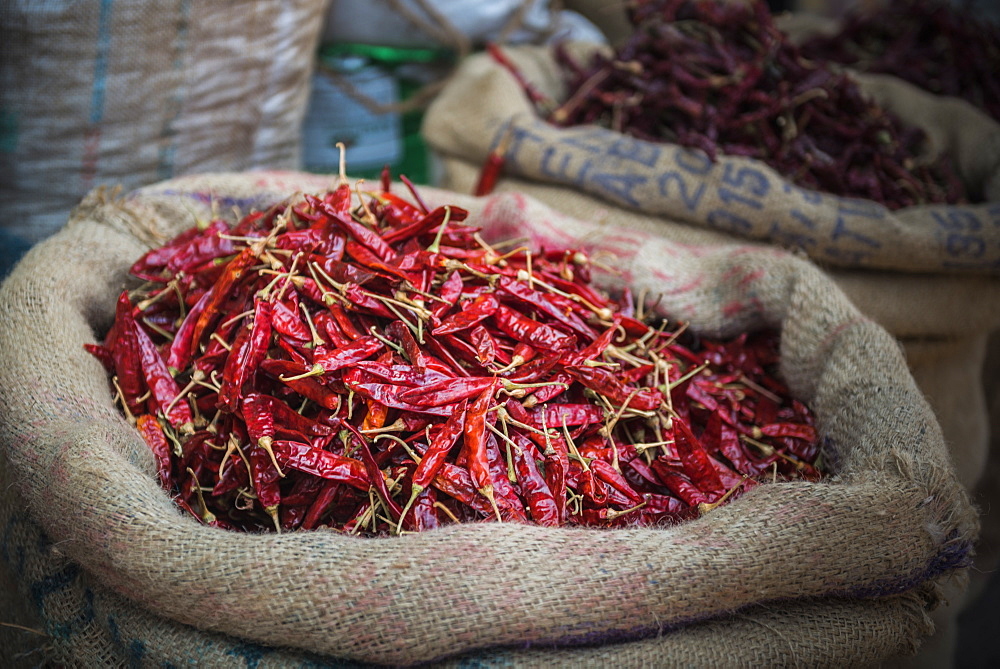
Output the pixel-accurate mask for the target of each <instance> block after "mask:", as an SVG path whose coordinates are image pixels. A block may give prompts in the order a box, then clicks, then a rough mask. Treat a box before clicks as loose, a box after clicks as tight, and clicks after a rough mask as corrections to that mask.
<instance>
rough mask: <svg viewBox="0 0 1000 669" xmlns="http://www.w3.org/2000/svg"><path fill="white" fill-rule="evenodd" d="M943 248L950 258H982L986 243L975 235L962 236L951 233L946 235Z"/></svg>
mask: <svg viewBox="0 0 1000 669" xmlns="http://www.w3.org/2000/svg"><path fill="white" fill-rule="evenodd" d="M945 248H946V249H947V250H948V255H950V256H962V257H966V258H982V257H983V254H984V253H985V252H986V242H985V241H984V240H983V238H982V237H977V236H976V235H963V234H960V233H958V232H952V233H950V234H949V235H948V237H947V241H946V242H945Z"/></svg>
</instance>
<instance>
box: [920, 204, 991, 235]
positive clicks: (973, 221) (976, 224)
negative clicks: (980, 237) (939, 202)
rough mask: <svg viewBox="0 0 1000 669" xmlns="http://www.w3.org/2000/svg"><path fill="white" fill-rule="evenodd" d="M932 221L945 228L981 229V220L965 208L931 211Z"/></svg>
mask: <svg viewBox="0 0 1000 669" xmlns="http://www.w3.org/2000/svg"><path fill="white" fill-rule="evenodd" d="M931 215H932V216H933V217H934V221H935V222H936V223H937V224H938V226H939V227H941V228H944V229H945V230H981V229H982V228H983V222H982V221H981V220H979V217H978V216H976V214H975V213H974V212H971V211H969V210H967V209H957V208H951V207H949V208H947V209H943V210H941V209H939V210H937V211H934V212H932V213H931Z"/></svg>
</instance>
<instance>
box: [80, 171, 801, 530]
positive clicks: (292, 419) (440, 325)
mask: <svg viewBox="0 0 1000 669" xmlns="http://www.w3.org/2000/svg"><path fill="white" fill-rule="evenodd" d="M404 181H405V180H404ZM406 183H407V184H408V185H409V182H408V181H406ZM411 192H412V194H413V202H411V201H409V200H407V199H404V198H402V197H399V196H397V195H395V194H394V193H392V192H390V190H389V179H388V176H385V177H384V178H383V184H382V190H381V192H372V193H367V194H362V193H361V192H360V191H358V192H357V200H358V201H359V202H361V204H360V205H358V206H353V205H352V202H353V201H354V200H353V196H352V192H351V189H350V188H349V186H348V185H347V184H346V180H342V182H341V184H340V185H339V186H338V187H337V188H335V189H334V190H332V191H330V192H327V193H325V194H322V195H317V196H313V195H305V196H304V197H301V198H293V199H292V200H289V201H288V202H286V203H282V204H280V205H278V206H275V207H273V208H271V209H270V210H268V211H264V212H255V213H251V214H249V215H247V216H245V217H242V218H241V219H240V220H239V222H237V223H236V224H235V225H232V226H231V225H230V224H228V223H226V222H225V221H222V220H213V221H211V222H209V223H207V224H203V225H199V226H196V227H193V228H191V229H189V230H187V231H186V232H183V233H182V234H180V235H179V236H178V237H177V238H175V239H174V240H172V241H170V242H169V243H167V244H166V245H165V246H162V247H160V248H156V249H153V250H151V251H149V252H148V253H146V254H145V255H144V256H143V257H142V258H140V259H139V260H138V261H137V262H136V263H135V264H134V266H133V267H132V273H133V274H134V275H135V276H136V277H138V278H140V279H142V280H144V281H145V283H144V284H143V285H142V286H141V287H140V288H138V289H135V290H132V291H126V292H123V293H122V294H121V296H120V298H119V300H118V305H117V309H116V314H115V320H114V325H113V327H112V328H111V330H110V331H109V332H108V334H107V336H106V338H105V340H104V343H103V345H101V344H88V345H87V349H88V350H89V351H90V352H91V353H93V354H94V355H95V356H97V357H98V358H99V359H100V360H101V361H102V362H103V363H104V364H105V366H106V367H107V369H108V370H109V373H110V374H111V375H112V381H113V387H114V389H115V394H116V401H118V402H120V404H121V406H122V408H123V411H124V412H125V413H126V415H127V416H128V417H129V418H130V419H131V420H132V421H133V422H134V423H135V425H136V426H137V428H138V430H139V432H140V433H141V434H142V436H143V438H144V439H145V441H146V443H147V444H148V445H149V447H150V449H151V450H152V452H153V454H154V456H155V459H156V462H157V467H158V473H159V479H160V482H161V484H162V485H163V487H164V488H165V489H166V490H168V491H169V492H170V494H171V495H172V496H173V498H174V499H175V500H176V502H177V504H178V505H180V506H181V507H183V508H184V509H186V510H187V511H189V512H190V513H191V514H192V515H193V516H194V517H196V518H198V519H200V520H201V521H203V522H204V523H207V524H209V525H212V526H217V527H223V528H231V529H239V530H246V531H267V530H269V529H272V528H273V529H277V530H278V531H281V530H292V529H298V528H302V529H311V528H317V527H320V526H327V527H331V528H334V529H336V530H339V531H344V532H350V533H357V534H362V535H366V536H371V535H385V534H390V533H397V532H402V531H416V530H426V529H430V528H434V527H437V526H439V525H442V524H447V523H457V522H470V521H478V520H489V519H491V518H495V519H500V520H503V521H511V522H534V523H538V524H542V525H548V526H556V525H564V524H570V525H585V526H600V527H616V526H635V525H650V524H656V523H670V522H676V521H678V520H681V519H686V518H690V517H694V516H697V515H698V514H699V513H703V512H705V511H708V510H710V509H712V508H714V507H715V506H716V505H718V504H721V503H723V502H725V501H726V500H728V499H731V498H732V497H733V496H734V495H735V494H740V493H742V492H743V491H745V490H747V489H748V488H750V487H752V486H754V485H756V484H757V483H758V482H759V480H765V479H766V480H771V479H772V478H778V477H780V478H782V479H785V478H807V479H816V478H818V477H819V472H818V470H817V469H816V468H815V466H814V465H815V461H816V459H817V456H818V448H819V447H818V440H817V434H816V430H815V428H814V427H813V418H812V416H811V414H810V412H809V410H808V409H807V408H806V407H805V406H804V405H803V404H802V403H800V402H798V401H797V400H794V399H792V398H790V396H789V393H788V391H787V389H786V388H785V386H784V385H783V384H782V383H781V382H780V381H779V380H778V379H777V378H775V376H774V375H773V373H772V370H773V369H774V368H775V366H776V362H777V359H778V352H777V338H776V336H775V335H774V334H773V333H771V334H767V333H761V334H754V335H744V336H741V337H738V338H736V339H734V340H732V341H728V342H718V341H709V340H703V341H701V342H700V343H698V341H697V339H696V338H695V337H694V335H692V334H690V333H688V332H685V331H683V329H681V330H679V331H676V332H674V333H669V332H666V331H665V324H664V323H663V321H662V319H661V320H660V321H659V326H658V327H653V326H650V325H647V324H646V322H645V320H646V318H647V317H651V314H644V313H643V308H642V302H643V300H634V299H633V297H632V296H631V294H630V293H629V291H627V290H625V291H624V292H623V293H622V295H621V296H619V298H618V299H617V301H612V300H611V299H609V298H608V297H607V296H605V295H604V294H603V293H601V292H599V291H598V290H596V289H595V288H594V287H592V286H591V285H590V274H591V267H592V265H591V261H590V260H589V259H588V257H587V256H586V255H585V254H584V253H582V252H580V251H574V250H543V251H541V252H538V253H532V252H531V251H530V250H529V249H528V248H526V247H524V246H518V247H516V248H513V249H511V250H508V251H506V252H505V253H501V252H500V250H498V248H497V247H494V246H490V245H488V244H487V243H485V242H484V241H483V240H482V239H481V237H480V236H479V234H478V229H477V228H475V227H472V226H469V225H465V224H463V223H462V221H463V220H464V219H465V218H466V216H467V212H466V211H465V210H463V209H461V208H459V207H454V206H450V207H449V206H445V207H438V208H436V209H433V210H428V209H427V207H426V206H424V204H423V203H422V200H421V199H420V197H419V195H418V194H417V193H416V191H415V190H413V189H412V187H411ZM685 342H687V344H688V345H685Z"/></svg>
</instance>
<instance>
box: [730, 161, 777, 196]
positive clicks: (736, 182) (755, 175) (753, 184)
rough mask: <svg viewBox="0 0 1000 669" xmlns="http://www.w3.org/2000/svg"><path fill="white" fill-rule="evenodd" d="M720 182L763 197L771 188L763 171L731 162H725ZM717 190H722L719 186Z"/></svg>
mask: <svg viewBox="0 0 1000 669" xmlns="http://www.w3.org/2000/svg"><path fill="white" fill-rule="evenodd" d="M722 182H723V183H724V184H726V185H727V186H732V187H733V188H736V189H741V190H746V191H748V192H749V193H750V194H751V195H756V196H757V197H764V196H765V195H767V193H768V191H769V190H770V189H771V182H770V181H769V180H768V178H767V176H766V175H765V174H764V173H763V172H761V171H760V170H756V169H754V168H752V167H736V166H735V165H734V164H733V163H726V166H725V169H724V170H723V171H722ZM719 190H720V192H721V191H722V189H721V188H720V189H719Z"/></svg>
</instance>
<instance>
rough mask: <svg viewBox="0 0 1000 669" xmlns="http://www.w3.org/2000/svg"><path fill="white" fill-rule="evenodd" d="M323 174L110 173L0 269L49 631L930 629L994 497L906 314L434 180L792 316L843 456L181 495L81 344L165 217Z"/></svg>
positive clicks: (774, 271)
mask: <svg viewBox="0 0 1000 669" xmlns="http://www.w3.org/2000/svg"><path fill="white" fill-rule="evenodd" d="M330 183H331V182H330V181H329V180H327V179H324V178H319V177H315V176H308V175H301V174H295V173H277V174H268V173H264V174H248V175H219V176H214V177H212V176H205V177H191V178H188V179H178V180H174V181H171V182H166V183H164V184H160V185H157V186H155V187H149V188H146V189H142V190H140V191H138V192H136V193H133V194H132V195H131V196H129V197H128V198H127V199H125V200H124V201H113V200H111V199H108V198H107V196H106V194H102V193H95V194H93V195H92V196H91V197H89V198H88V199H87V200H86V201H85V202H84V203H83V204H82V205H81V206H80V207H79V208H78V209H77V210H76V212H75V214H74V216H73V218H72V219H71V221H70V223H69V225H68V226H67V227H66V228H65V229H64V230H63V231H61V232H60V233H58V234H57V235H55V236H53V237H52V238H50V239H49V240H46V241H45V242H43V243H42V244H40V245H38V246H36V247H35V248H34V249H33V250H32V251H31V252H29V254H28V255H27V256H26V257H25V259H24V260H23V261H22V262H21V263H20V264H19V265H18V266H17V267H16V268H15V270H14V272H13V273H12V274H11V275H10V277H9V278H8V279H7V280H6V281H5V282H4V284H3V285H2V287H0V309H2V310H3V313H4V314H5V318H4V319H3V320H2V321H0V447H2V451H3V456H4V458H5V470H6V477H7V480H8V481H10V482H11V484H12V485H13V489H12V490H13V491H14V492H13V494H8V495H7V497H6V499H5V502H4V503H3V505H2V510H3V518H2V519H0V520H2V521H3V523H4V527H5V528H6V530H5V534H4V538H3V541H4V546H6V547H7V548H5V550H3V551H0V557H2V558H3V562H4V563H5V565H6V567H7V568H8V569H9V570H11V571H13V572H15V573H16V574H17V575H18V579H19V582H20V583H21V590H22V592H23V593H25V594H28V595H29V596H32V597H34V599H33V601H35V602H36V603H38V604H40V607H39V609H40V614H41V616H42V618H43V622H44V624H45V629H46V631H47V632H48V633H49V635H50V642H51V645H50V648H49V650H48V651H47V652H49V654H50V657H51V658H53V659H54V660H55V661H58V662H65V663H68V664H78V665H92V664H94V663H95V662H97V661H108V659H109V658H113V659H114V661H115V662H118V663H122V664H124V663H127V662H139V663H144V664H150V665H157V666H161V665H162V664H164V663H166V662H170V663H173V664H179V663H181V662H191V661H200V662H204V663H212V662H214V661H216V660H219V659H220V658H221V661H222V662H225V661H226V658H227V657H229V658H236V659H235V660H234V661H238V662H242V661H243V658H250V657H253V658H254V661H255V662H260V664H258V665H257V666H288V665H296V664H297V665H301V664H304V663H317V662H318V663H320V664H322V663H330V664H334V665H336V664H337V663H338V662H339V661H352V662H373V663H385V664H411V663H418V662H436V663H444V664H448V663H449V662H460V661H462V660H463V659H465V660H468V661H477V662H483V663H484V664H486V665H487V666H489V665H490V664H511V663H514V664H523V665H526V666H532V665H534V666H552V665H562V666H570V665H573V666H579V665H580V664H581V663H591V664H599V663H605V664H606V663H612V664H628V665H639V664H647V665H648V664H657V665H676V666H679V665H686V666H690V665H698V666H714V665H716V664H720V663H731V662H732V661H733V658H745V659H746V660H747V661H748V662H753V663H754V664H758V663H759V664H763V665H775V664H830V665H838V666H842V665H844V664H845V663H846V664H850V665H865V664H872V663H876V662H878V661H880V660H881V659H883V658H885V657H888V656H890V655H895V654H898V653H901V652H913V651H914V650H915V649H916V648H917V647H918V646H919V644H920V642H921V640H922V639H923V638H924V637H925V636H926V635H927V634H929V632H930V630H931V627H930V625H929V621H928V617H927V608H928V607H929V606H930V605H932V604H933V603H934V602H935V601H936V599H937V595H936V593H937V592H938V585H939V582H940V579H942V578H949V577H950V578H958V579H960V578H961V576H962V574H963V573H964V569H965V565H967V564H968V561H969V559H970V550H971V546H972V542H973V541H974V540H975V537H976V532H977V527H976V516H975V514H974V513H973V511H972V509H971V507H970V505H969V502H968V499H967V496H966V495H965V493H964V491H963V489H962V487H961V486H960V484H959V482H958V480H957V478H956V475H955V471H954V469H953V467H952V465H951V463H950V461H949V456H948V452H947V449H946V448H945V445H944V442H943V439H942V435H941V431H940V428H939V427H938V425H937V423H936V422H935V420H934V416H933V414H932V412H931V410H930V408H929V407H928V405H927V403H926V402H925V400H924V399H923V396H922V394H921V393H920V392H919V390H918V389H917V387H916V385H915V384H914V381H913V379H912V378H911V377H910V375H909V373H908V371H907V370H906V365H905V362H904V360H903V358H902V355H901V353H900V350H899V348H898V346H897V344H896V342H895V341H894V340H893V339H892V337H891V336H890V335H889V334H888V333H886V331H885V330H883V329H882V328H881V327H879V326H878V325H876V324H875V323H873V322H872V321H870V320H869V319H867V318H865V317H864V316H863V315H861V314H860V313H859V312H858V310H857V309H856V308H854V307H853V306H852V305H851V304H850V303H849V302H848V300H847V299H846V298H845V297H844V295H843V294H842V293H841V292H840V291H839V290H838V289H837V288H836V287H835V286H834V285H833V284H832V283H831V282H830V281H829V280H828V279H827V278H826V277H825V276H823V275H822V274H821V273H820V272H819V271H818V270H816V269H815V267H813V266H812V265H811V264H810V263H807V262H804V261H802V260H800V259H798V258H795V257H793V256H791V255H788V254H785V253H782V252H779V251H775V250H772V249H767V248H763V249H762V248H758V247H752V246H746V245H731V246H717V247H711V248H709V247H686V246H681V245H677V244H673V243H670V242H667V241H665V240H663V239H662V238H658V237H656V236H653V235H643V234H638V233H636V232H630V231H623V230H617V229H607V228H601V227H599V226H595V225H592V224H589V223H586V222H583V221H579V220H575V219H571V218H568V217H566V216H565V215H562V214H559V213H557V212H555V211H553V210H551V209H549V208H548V207H546V206H544V205H541V204H540V203H538V202H537V201H534V200H532V199H530V198H526V197H523V196H519V195H509V194H508V195H500V196H495V197H490V198H484V199H473V198H462V197H459V196H456V195H454V194H451V193H447V192H443V191H435V190H431V189H427V190H426V191H425V192H423V195H424V197H425V199H427V200H428V201H429V203H430V204H431V205H435V204H444V203H453V204H457V205H459V206H463V207H466V208H468V209H469V210H470V211H471V212H472V216H473V218H474V220H476V221H477V222H478V224H479V225H481V226H483V229H484V232H485V234H486V235H487V236H488V238H490V239H506V238H511V237H515V236H516V237H521V236H528V237H530V238H531V239H532V241H533V242H535V243H540V242H547V243H549V244H559V245H563V246H570V245H582V246H584V247H585V248H586V249H587V250H588V251H589V252H590V253H592V254H594V253H596V254H613V255H614V257H615V258H616V266H617V269H618V270H619V272H620V274H619V275H618V276H615V277H605V280H606V281H609V282H616V283H617V282H621V281H627V282H628V283H629V284H630V285H631V286H632V287H633V289H634V290H637V291H638V290H642V289H644V288H645V289H648V290H650V291H652V292H654V293H655V294H658V295H662V296H663V299H662V301H661V303H660V308H661V309H663V310H664V312H665V313H669V314H670V315H671V316H672V317H673V318H675V319H679V320H684V321H689V322H690V323H691V326H692V327H693V328H694V329H695V330H696V331H698V332H701V333H704V334H706V335H713V336H727V335H734V334H736V333H738V332H742V331H746V330H752V329H757V328H761V327H780V328H781V351H782V372H783V375H784V377H785V379H786V381H787V382H788V383H789V386H790V388H791V389H792V391H793V392H794V393H795V394H796V395H797V396H798V397H799V398H801V399H802V400H803V401H805V402H807V403H808V404H809V405H810V406H811V407H812V408H813V409H814V411H815V413H816V416H817V421H818V428H819V430H820V432H821V434H822V435H823V440H824V442H823V443H824V457H825V459H826V462H828V463H829V464H830V466H831V467H832V470H833V471H832V476H831V477H830V478H829V479H827V480H826V481H824V482H822V483H806V482H788V483H772V484H766V485H761V486H758V487H756V488H755V489H753V490H751V491H750V492H748V493H746V494H745V495H743V496H742V497H740V498H739V499H738V500H736V501H734V502H733V503H732V504H729V505H727V506H724V507H720V508H718V509H716V510H714V511H712V512H710V513H708V514H706V515H704V516H703V517H701V518H699V519H697V520H694V521H691V522H689V523H684V524H681V525H677V526H673V527H668V528H658V529H652V528H646V529H629V530H616V531H595V530H582V529H568V528H551V529H546V528H540V527H534V526H525V525H514V524H498V523H481V524H480V523H476V524H467V525H462V526H451V527H446V528H441V529H439V530H434V531H430V532H425V533H418V534H412V535H404V536H401V537H391V538H386V539H358V538H355V537H346V536H342V535H339V534H337V533H334V532H329V531H314V532H296V533H286V534H282V535H244V534H239V533H233V532H226V531H222V530H217V529H213V528H208V527H204V526H202V525H200V524H199V523H198V522H197V521H195V520H194V519H192V518H190V517H189V516H186V515H184V514H183V513H181V512H180V511H179V510H178V509H177V508H176V507H174V506H173V504H172V502H171V501H170V499H169V497H168V496H167V495H166V494H165V493H164V492H163V491H162V490H161V489H160V488H159V487H158V484H157V482H156V479H155V471H154V466H153V461H152V457H151V456H150V454H149V453H148V452H147V449H146V447H145V445H144V444H143V442H142V440H141V439H140V438H139V436H138V435H137V433H136V432H135V431H134V429H133V428H132V427H131V426H130V425H129V424H128V423H127V422H126V421H125V420H124V418H123V417H122V416H121V415H120V414H119V413H118V411H117V410H116V408H115V407H114V405H113V402H112V398H111V394H110V392H109V390H108V382H107V377H106V375H105V372H104V370H103V368H102V367H101V365H100V364H99V363H98V362H97V361H96V360H94V359H92V358H91V356H90V355H89V354H88V353H86V352H85V351H84V350H83V348H82V345H83V344H84V343H85V342H91V341H95V340H96V339H97V338H98V337H100V336H101V335H102V333H103V330H104V329H105V328H106V327H108V325H109V324H110V321H111V319H112V316H113V312H114V302H115V297H116V296H117V294H118V292H119V291H120V290H121V289H122V288H123V287H125V286H127V285H130V282H129V280H128V278H127V269H128V267H129V266H130V265H131V263H132V261H133V260H134V259H135V258H136V257H137V256H138V255H139V254H140V253H141V252H142V251H143V250H144V249H145V248H146V243H147V242H148V241H152V240H155V239H163V238H166V237H169V236H172V235H173V234H176V233H177V232H179V231H180V230H181V229H183V228H185V227H189V226H190V225H191V224H192V223H193V220H194V219H195V218H198V217H200V218H205V217H207V216H208V214H209V212H210V211H212V210H213V208H214V209H215V210H217V211H219V212H220V213H224V212H227V211H230V210H231V208H233V207H238V208H239V209H241V210H242V211H248V210H249V209H250V208H254V207H256V208H261V207H264V206H267V205H268V204H271V203H273V202H276V201H279V200H281V199H283V198H285V197H287V196H289V195H291V194H293V193H295V192H302V191H304V192H312V191H317V190H319V189H322V188H325V187H327V186H329V185H330ZM144 240H145V241H144ZM8 492H9V493H10V491H8ZM39 583H44V584H46V585H39ZM317 658H319V659H317Z"/></svg>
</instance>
